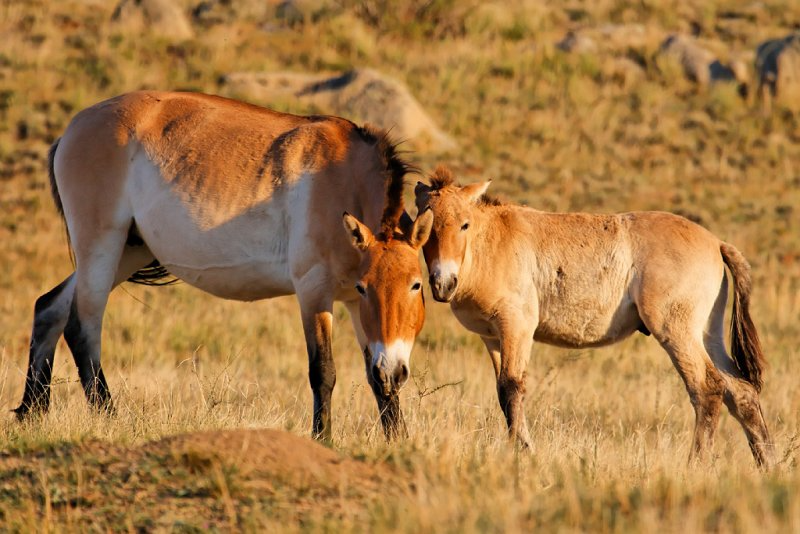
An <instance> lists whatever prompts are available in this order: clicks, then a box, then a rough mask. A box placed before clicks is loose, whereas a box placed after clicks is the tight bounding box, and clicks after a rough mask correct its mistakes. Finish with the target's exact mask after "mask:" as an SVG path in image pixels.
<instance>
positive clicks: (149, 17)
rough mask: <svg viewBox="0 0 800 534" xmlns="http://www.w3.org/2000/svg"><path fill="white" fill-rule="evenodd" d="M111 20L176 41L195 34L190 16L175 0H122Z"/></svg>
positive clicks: (129, 27) (189, 37)
mask: <svg viewBox="0 0 800 534" xmlns="http://www.w3.org/2000/svg"><path fill="white" fill-rule="evenodd" d="M111 20H112V21H113V22H114V23H116V24H119V25H122V26H125V27H126V28H128V29H136V30H144V31H148V32H150V33H153V34H157V35H159V36H161V37H165V38H168V39H171V40H175V41H181V40H184V39H191V38H192V37H193V36H194V31H193V30H192V25H191V24H190V23H189V19H188V17H187V16H186V14H185V13H184V12H183V10H182V9H181V7H180V5H179V4H178V3H177V2H175V1H174V0H120V2H119V3H118V4H117V7H115V8H114V13H113V14H112V15H111Z"/></svg>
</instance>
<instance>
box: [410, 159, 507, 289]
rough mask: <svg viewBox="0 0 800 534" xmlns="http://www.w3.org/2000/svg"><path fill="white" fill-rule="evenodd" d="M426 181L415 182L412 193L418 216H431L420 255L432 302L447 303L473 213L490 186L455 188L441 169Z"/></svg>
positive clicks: (468, 236) (462, 254)
mask: <svg viewBox="0 0 800 534" xmlns="http://www.w3.org/2000/svg"><path fill="white" fill-rule="evenodd" d="M430 181H431V185H426V184H424V183H422V182H419V183H418V184H417V187H416V188H415V189H414V194H415V195H416V203H417V209H418V210H419V213H423V212H425V211H426V210H428V211H430V212H432V213H433V229H432V231H431V235H430V239H429V240H428V242H427V243H426V244H425V246H424V248H423V251H424V253H425V263H426V264H427V265H428V272H429V273H430V284H431V292H432V293H433V298H434V299H436V300H438V301H439V302H450V300H451V299H452V298H453V295H455V293H456V289H457V288H458V274H459V271H460V270H461V265H462V264H463V263H464V257H465V255H466V252H467V242H468V240H469V239H470V221H471V219H472V214H473V209H474V208H475V206H476V204H477V203H478V201H479V200H480V198H481V197H482V196H483V194H484V193H485V192H486V188H488V187H489V184H490V183H491V182H482V183H477V184H470V185H467V186H464V187H459V186H457V185H455V183H454V180H453V175H452V173H451V172H450V170H449V169H447V168H445V167H441V166H440V167H437V168H436V170H435V171H434V173H433V175H431V177H430Z"/></svg>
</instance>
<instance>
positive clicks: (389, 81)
mask: <svg viewBox="0 0 800 534" xmlns="http://www.w3.org/2000/svg"><path fill="white" fill-rule="evenodd" d="M223 85H224V89H225V91H226V92H227V93H228V94H231V95H234V96H237V97H239V98H244V99H247V100H256V101H259V102H261V103H264V104H265V105H274V104H275V103H277V102H287V101H289V102H293V103H298V104H301V105H302V106H303V107H307V108H311V109H314V110H315V111H319V112H321V113H326V114H331V115H340V116H342V117H346V118H348V119H351V120H353V121H355V122H358V123H371V124H374V125H376V126H378V127H381V128H385V129H388V130H391V132H392V135H393V136H394V137H395V138H397V139H402V140H407V141H408V142H409V144H411V145H412V146H414V147H415V148H417V149H422V150H425V149H428V150H433V151H446V150H452V149H454V148H456V146H457V145H456V143H455V141H454V140H453V139H452V138H451V137H450V136H449V135H447V134H446V133H444V132H443V131H442V130H441V129H439V127H438V126H437V125H436V124H435V123H434V121H433V119H431V117H430V116H429V115H428V114H427V113H426V112H425V110H424V109H423V108H422V106H421V105H420V104H419V102H417V100H416V99H415V98H414V97H413V96H412V95H411V93H410V92H409V90H408V89H407V88H406V87H405V85H403V84H402V83H400V82H399V81H397V80H395V79H394V78H391V77H389V76H385V75H383V74H381V73H379V72H377V71H375V70H372V69H355V70H351V71H349V72H345V73H343V74H339V75H334V76H330V75H320V74H303V73H293V72H257V73H252V72H240V73H232V74H229V75H227V76H225V77H224V79H223Z"/></svg>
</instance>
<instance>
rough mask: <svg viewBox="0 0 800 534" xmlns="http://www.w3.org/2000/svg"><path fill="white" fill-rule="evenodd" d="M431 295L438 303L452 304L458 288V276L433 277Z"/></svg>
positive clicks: (431, 279)
mask: <svg viewBox="0 0 800 534" xmlns="http://www.w3.org/2000/svg"><path fill="white" fill-rule="evenodd" d="M430 284H431V293H433V299H434V300H436V301H438V302H450V300H451V299H452V298H453V294H454V293H455V292H456V287H458V276H456V275H454V274H453V275H450V276H448V277H447V278H444V277H441V276H434V275H431V277H430Z"/></svg>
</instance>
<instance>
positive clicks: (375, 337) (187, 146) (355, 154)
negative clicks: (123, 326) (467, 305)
mask: <svg viewBox="0 0 800 534" xmlns="http://www.w3.org/2000/svg"><path fill="white" fill-rule="evenodd" d="M49 169H50V184H51V189H52V193H53V198H54V199H55V202H56V205H57V207H58V209H59V211H60V213H61V215H62V217H63V218H64V220H65V222H66V226H67V232H68V236H69V238H70V240H71V246H72V251H73V252H74V257H75V272H74V273H73V274H71V275H70V276H68V277H67V278H66V279H65V280H64V281H63V282H61V283H60V284H59V285H58V286H56V287H55V288H54V289H52V290H51V291H50V292H48V293H46V294H44V295H42V296H41V297H39V299H38V300H37V301H36V306H35V311H34V324H33V333H32V336H31V348H30V361H29V365H28V370H27V379H26V382H25V392H24V395H23V399H22V403H21V404H20V406H19V408H17V409H16V410H15V411H16V412H17V414H18V416H19V417H20V418H22V417H24V416H25V415H26V414H28V413H29V412H31V411H34V410H35V411H41V410H46V409H47V408H48V406H49V402H50V380H51V370H52V367H53V355H54V351H55V346H56V342H57V340H58V338H59V336H60V335H61V333H62V332H63V333H64V337H65V339H66V341H67V344H68V346H69V348H70V350H71V351H72V355H73V357H74V359H75V363H76V364H77V366H78V372H79V375H80V379H81V383H82V385H83V389H84V391H85V393H86V396H87V398H88V400H89V402H90V403H91V404H93V405H95V406H97V407H99V408H111V395H110V393H109V388H108V385H107V383H106V379H105V377H104V375H103V370H102V368H101V365H100V331H101V326H102V320H103V313H104V310H105V307H106V302H107V300H108V295H109V293H110V292H111V290H112V289H113V288H114V287H116V286H117V285H119V284H120V283H122V282H124V281H125V280H130V281H133V282H139V283H149V284H158V283H160V282H159V281H162V280H163V279H164V278H165V277H167V276H170V275H173V276H175V277H177V278H179V279H181V280H183V281H185V282H187V283H189V284H191V285H193V286H195V287H197V288H200V289H202V290H204V291H206V292H208V293H211V294H213V295H216V296H218V297H222V298H227V299H236V300H245V301H251V300H258V299H264V298H270V297H275V296H279V295H288V294H293V293H294V294H296V295H297V299H298V301H299V303H300V309H301V314H302V322H303V330H304V333H305V338H306V346H307V349H308V360H309V381H310V383H311V389H312V391H313V395H314V414H313V434H314V436H317V437H321V438H324V439H330V437H331V423H330V415H331V414H330V410H331V393H332V391H333V387H334V384H335V382H336V372H335V368H334V362H333V358H332V355H331V328H332V313H331V312H332V306H333V302H334V301H335V300H340V301H343V302H344V303H345V304H346V306H347V308H348V310H349V311H350V314H351V316H352V320H353V324H354V327H355V330H356V333H357V336H358V338H359V343H360V346H361V347H363V348H364V356H365V363H366V366H367V377H368V380H369V381H370V383H371V385H372V389H373V391H374V392H375V395H376V398H377V401H378V405H379V408H380V410H381V414H382V417H381V419H382V421H383V423H384V430H385V431H386V433H387V436H392V435H394V434H395V433H396V432H398V431H400V430H402V427H401V424H402V419H401V415H400V409H399V401H398V398H397V391H398V390H399V388H400V387H401V386H402V385H403V382H404V381H405V378H406V377H407V376H408V358H409V353H410V346H408V347H406V349H407V350H405V352H403V351H400V352H398V351H397V350H396V344H394V342H395V341H396V340H398V339H399V340H408V339H412V340H413V339H414V336H415V335H416V333H417V332H418V331H419V328H420V327H421V325H422V321H423V319H424V310H423V306H422V294H421V291H419V287H418V286H415V284H417V283H418V282H419V278H420V276H421V273H420V270H419V265H418V261H417V249H418V248H419V247H420V246H421V244H422V242H423V241H424V239H426V238H427V232H426V227H427V228H428V229H429V227H430V223H431V221H430V217H428V218H427V219H425V218H423V219H422V220H421V221H420V224H415V223H412V222H410V221H408V220H406V219H403V221H404V233H403V234H402V235H401V234H398V230H397V226H398V225H399V224H400V222H401V221H400V219H401V215H402V214H403V204H402V191H403V178H404V175H405V174H406V172H407V171H408V169H409V166H408V165H407V164H406V163H405V162H404V161H403V160H402V159H401V158H400V157H399V155H398V153H397V151H396V149H395V145H394V144H392V143H391V142H390V141H389V140H388V138H387V136H386V134H385V133H384V132H381V131H377V130H373V129H370V128H368V127H359V126H356V125H355V124H353V123H351V122H350V121H347V120H345V119H341V118H337V117H328V116H309V117H300V116H295V115H289V114H285V113H277V112H274V111H270V110H267V109H264V108H260V107H257V106H253V105H249V104H245V103H242V102H237V101H234V100H229V99H225V98H221V97H217V96H210V95H204V94H194V93H174V92H151V91H147V92H135V93H129V94H125V95H122V96H119V97H116V98H112V99H110V100H106V101H104V102H101V103H99V104H96V105H94V106H92V107H90V108H87V109H85V110H83V111H81V112H80V113H78V114H77V115H76V116H75V118H74V119H73V120H72V122H71V123H70V124H69V126H68V127H67V129H66V131H65V133H64V135H63V137H61V139H60V140H58V141H56V142H55V144H53V146H52V148H51V149H50V155H49ZM343 212H350V213H352V214H353V215H348V216H346V217H345V223H346V224H345V227H346V229H348V231H347V232H345V231H344V230H343V229H342V226H341V224H342V222H341V221H342V213H343ZM359 219H360V221H364V222H363V224H362V223H361V222H360V221H359ZM356 224H357V225H359V226H358V228H359V232H358V235H359V236H362V235H366V231H365V230H363V229H361V228H362V227H363V228H366V229H367V230H368V228H374V229H379V228H380V229H381V231H380V232H379V234H378V237H377V238H375V237H374V236H373V235H372V234H371V233H370V234H369V236H368V237H369V239H360V240H357V239H355V238H354V237H353V235H352V231H351V230H350V227H351V226H354V225H356ZM426 225H427V226H426ZM354 241H358V242H357V243H354ZM352 244H355V245H356V246H357V249H354V248H353V247H352V246H351V245H352ZM370 247H372V248H380V249H381V251H382V252H381V254H374V253H372V252H371V250H372V249H371V248H370ZM358 250H361V251H362V252H361V253H359V252H358ZM387 265H393V266H399V268H395V269H394V272H395V273H397V275H396V276H395V277H394V278H388V279H386V280H384V281H385V282H386V283H390V282H391V283H392V284H391V286H384V285H382V284H381V283H378V282H375V283H373V286H372V288H371V289H370V291H371V293H370V299H369V302H366V299H364V298H361V297H359V294H358V292H357V291H356V289H355V287H354V284H355V282H357V281H359V280H363V279H365V278H370V277H371V274H370V273H373V272H375V271H376V270H377V271H381V272H384V271H386V270H387V269H386V266H387ZM398 276H404V277H405V279H403V280H402V282H403V283H405V285H406V286H407V288H408V290H407V291H406V293H405V294H400V293H399V292H397V291H396V290H395V287H396V286H397V283H398V279H397V277H398ZM372 278H374V276H373V277H372ZM386 287H388V288H389V289H391V295H388V294H387V291H386ZM415 287H416V289H414V288H415ZM387 295H388V296H387ZM359 301H361V304H359ZM361 311H365V312H366V313H367V315H366V316H361V317H360V313H361ZM398 315H401V316H403V317H404V319H403V320H401V321H398V320H396V317H397V316H398ZM369 347H371V348H372V351H370V350H369ZM386 347H395V349H393V350H394V352H391V351H388V349H387V348H386ZM387 351H388V352H387ZM389 352H390V353H389ZM376 380H377V382H376Z"/></svg>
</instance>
